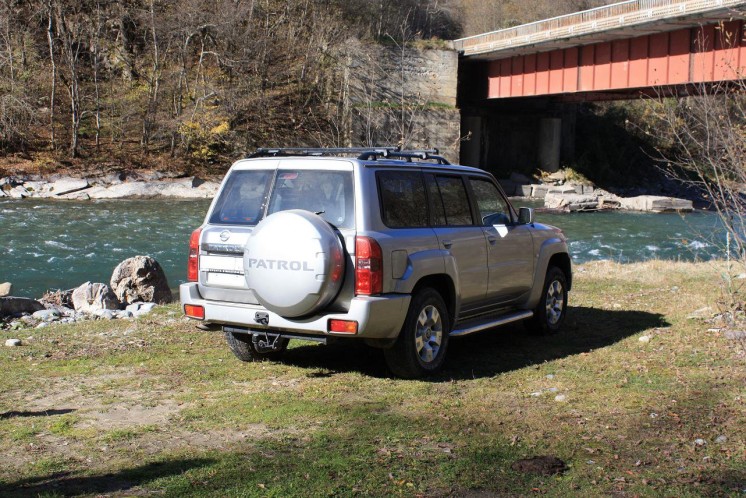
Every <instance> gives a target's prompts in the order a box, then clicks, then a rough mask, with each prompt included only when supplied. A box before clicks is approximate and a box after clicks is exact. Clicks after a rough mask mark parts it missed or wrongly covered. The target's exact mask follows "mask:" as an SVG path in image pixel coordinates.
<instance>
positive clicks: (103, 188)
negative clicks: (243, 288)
mask: <svg viewBox="0 0 746 498" xmlns="http://www.w3.org/2000/svg"><path fill="white" fill-rule="evenodd" d="M219 186H220V183H219V181H214V180H205V179H202V178H199V177H197V176H183V175H179V174H176V175H174V174H169V173H164V172H159V171H130V172H113V173H107V174H100V175H96V176H92V175H86V176H77V175H59V174H55V175H50V176H48V177H44V176H41V175H28V176H6V177H3V178H0V198H3V197H7V198H10V199H25V198H37V199H53V200H76V201H86V200H96V199H131V198H155V197H172V198H179V199H211V198H212V197H214V196H215V194H216V193H217V190H218V187H219Z"/></svg>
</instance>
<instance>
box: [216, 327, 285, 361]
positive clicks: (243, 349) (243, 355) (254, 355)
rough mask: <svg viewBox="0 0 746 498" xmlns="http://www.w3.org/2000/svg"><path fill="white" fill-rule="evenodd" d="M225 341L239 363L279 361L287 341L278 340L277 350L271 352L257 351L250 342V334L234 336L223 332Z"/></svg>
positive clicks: (231, 333)
mask: <svg viewBox="0 0 746 498" xmlns="http://www.w3.org/2000/svg"><path fill="white" fill-rule="evenodd" d="M225 340H226V342H227V343H228V347H229V348H230V350H231V351H232V352H233V354H234V355H235V356H236V358H238V359H239V360H241V361H246V362H250V361H266V360H279V359H280V357H281V356H282V354H283V353H284V352H285V349H287V346H288V340H287V339H279V341H280V343H279V345H278V348H277V349H275V350H273V351H259V350H257V348H256V345H255V344H254V342H253V341H252V334H234V333H233V332H228V331H225Z"/></svg>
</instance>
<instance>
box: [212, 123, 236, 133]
mask: <svg viewBox="0 0 746 498" xmlns="http://www.w3.org/2000/svg"><path fill="white" fill-rule="evenodd" d="M230 130H231V126H230V124H228V121H223V122H221V123H220V124H219V125H217V126H214V127H213V128H212V129H211V130H210V133H211V134H212V135H225V134H226V133H228V132H229V131H230Z"/></svg>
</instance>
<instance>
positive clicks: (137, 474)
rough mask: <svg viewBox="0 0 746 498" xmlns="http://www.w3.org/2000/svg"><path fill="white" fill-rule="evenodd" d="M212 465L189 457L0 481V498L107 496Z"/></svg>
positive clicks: (208, 461) (209, 462)
mask: <svg viewBox="0 0 746 498" xmlns="http://www.w3.org/2000/svg"><path fill="white" fill-rule="evenodd" d="M214 463H215V460H212V459H207V458H192V459H184V460H173V461H165V462H154V463H148V464H145V465H140V466H138V467H133V468H129V469H124V470H121V471H119V472H112V473H107V474H99V475H91V476H75V475H73V474H72V473H71V472H58V473H54V474H50V475H46V476H43V477H36V478H29V479H20V480H18V481H15V482H8V483H2V482H0V496H4V497H11V496H38V495H44V494H48V493H49V494H52V495H54V496H71V495H88V494H96V495H100V494H109V493H117V492H122V491H127V490H130V489H132V488H134V487H137V486H141V485H144V484H146V483H148V482H150V481H154V480H156V479H160V478H163V477H169V476H175V475H179V474H182V473H184V472H186V471H188V470H190V469H195V468H199V467H205V466H208V465H212V464H214Z"/></svg>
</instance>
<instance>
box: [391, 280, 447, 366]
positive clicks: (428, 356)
mask: <svg viewBox="0 0 746 498" xmlns="http://www.w3.org/2000/svg"><path fill="white" fill-rule="evenodd" d="M450 332H451V321H450V317H449V316H448V308H447V307H446V304H445V302H444V301H443V298H442V297H441V295H440V294H439V293H438V292H437V291H436V290H434V289H431V288H429V287H426V288H424V289H422V290H420V291H418V292H417V293H416V294H415V295H414V297H413V298H412V301H411V302H410V304H409V310H408V311H407V316H406V318H405V320H404V325H403V326H402V329H401V332H399V337H398V338H397V340H396V342H395V343H394V345H393V346H392V347H391V348H389V349H385V350H384V351H383V353H384V357H385V359H386V365H387V366H388V367H389V370H391V372H392V373H393V374H394V375H396V376H397V377H402V378H404V379H416V378H418V377H423V376H425V375H432V374H434V373H436V372H437V371H438V370H440V369H441V367H442V366H443V362H444V361H445V357H446V350H447V349H448V334H449V333H450Z"/></svg>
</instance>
